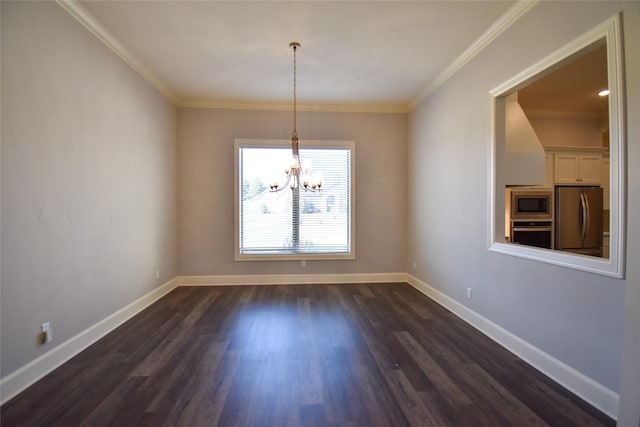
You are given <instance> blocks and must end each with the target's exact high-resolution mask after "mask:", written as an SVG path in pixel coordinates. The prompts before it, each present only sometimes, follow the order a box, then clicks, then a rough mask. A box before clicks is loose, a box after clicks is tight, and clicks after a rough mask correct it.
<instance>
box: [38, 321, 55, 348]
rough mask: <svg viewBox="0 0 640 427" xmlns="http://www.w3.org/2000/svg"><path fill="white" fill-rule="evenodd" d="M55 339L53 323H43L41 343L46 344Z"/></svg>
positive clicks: (41, 326)
mask: <svg viewBox="0 0 640 427" xmlns="http://www.w3.org/2000/svg"><path fill="white" fill-rule="evenodd" d="M51 340H53V330H52V329H51V323H49V322H47V323H43V324H42V325H40V344H46V343H48V342H51Z"/></svg>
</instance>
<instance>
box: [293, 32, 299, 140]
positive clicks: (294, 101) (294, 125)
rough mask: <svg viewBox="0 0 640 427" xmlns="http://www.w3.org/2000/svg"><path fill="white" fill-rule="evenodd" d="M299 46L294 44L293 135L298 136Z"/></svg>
mask: <svg viewBox="0 0 640 427" xmlns="http://www.w3.org/2000/svg"><path fill="white" fill-rule="evenodd" d="M297 48H298V46H297V45H296V44H293V135H294V136H298V132H297V128H296V124H297V123H296V112H297V107H296V103H297V93H296V81H297V73H296V51H297Z"/></svg>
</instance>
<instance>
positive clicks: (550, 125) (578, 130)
mask: <svg viewBox="0 0 640 427" xmlns="http://www.w3.org/2000/svg"><path fill="white" fill-rule="evenodd" d="M529 121H530V122H531V126H533V129H534V130H535V132H536V135H537V136H538V138H539V139H540V143H541V144H542V145H543V146H545V147H593V148H602V133H603V130H602V128H601V124H600V120H599V119H597V118H582V117H544V116H529Z"/></svg>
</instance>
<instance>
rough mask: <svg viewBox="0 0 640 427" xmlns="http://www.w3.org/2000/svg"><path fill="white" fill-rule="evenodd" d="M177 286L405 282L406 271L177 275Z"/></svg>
mask: <svg viewBox="0 0 640 427" xmlns="http://www.w3.org/2000/svg"><path fill="white" fill-rule="evenodd" d="M177 281H178V286H226V285H304V284H309V285H327V284H343V283H396V282H400V283H406V281H407V274H406V273H358V274H255V275H237V276H236V275H229V276H178V277H177Z"/></svg>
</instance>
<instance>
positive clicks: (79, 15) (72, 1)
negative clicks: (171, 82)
mask: <svg viewBox="0 0 640 427" xmlns="http://www.w3.org/2000/svg"><path fill="white" fill-rule="evenodd" d="M56 3H58V5H59V6H60V7H62V8H63V9H64V10H65V11H66V12H67V13H69V15H71V16H73V17H74V18H75V19H76V20H77V21H78V22H79V23H80V24H82V25H83V26H84V27H85V28H86V29H87V30H89V31H90V32H91V33H92V34H93V35H94V36H96V37H97V38H98V39H99V40H100V41H101V42H102V43H104V44H105V45H106V46H107V47H108V48H109V49H111V50H112V51H113V52H114V53H115V54H116V55H118V56H119V57H120V58H122V60H123V61H124V62H126V63H127V64H128V65H129V66H130V67H131V68H133V70H134V71H135V72H137V73H138V74H140V75H141V76H142V77H143V78H144V79H145V80H146V81H147V82H149V84H150V85H151V86H153V87H154V88H155V89H156V90H157V91H158V92H160V93H161V94H162V95H164V97H165V98H167V99H168V100H169V101H171V102H172V103H173V104H176V102H177V98H176V96H175V94H174V93H173V92H172V91H171V90H170V89H169V88H168V87H167V86H165V85H164V84H163V83H162V81H160V79H159V78H158V76H156V75H155V73H153V72H152V71H151V70H150V69H149V68H147V67H146V66H145V65H144V64H143V63H142V62H140V61H139V60H138V59H137V58H136V57H135V56H134V55H133V54H132V53H131V52H129V51H128V50H127V48H126V47H124V45H123V44H122V43H120V41H119V40H118V39H117V38H116V37H115V36H114V35H113V34H111V33H110V32H109V30H107V29H106V28H105V27H104V26H103V25H102V24H101V23H100V22H99V21H98V20H97V19H96V18H95V17H94V16H93V15H92V14H91V13H89V11H88V10H86V9H85V8H84V7H82V6H81V5H80V3H78V2H77V1H76V0H56Z"/></svg>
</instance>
